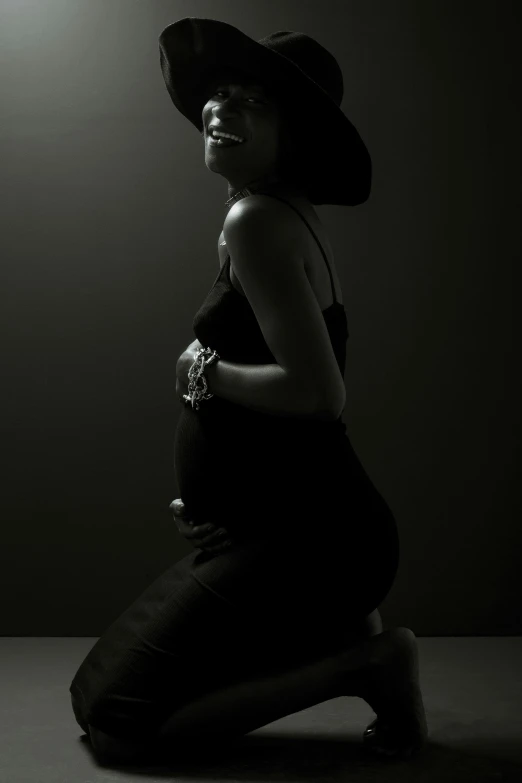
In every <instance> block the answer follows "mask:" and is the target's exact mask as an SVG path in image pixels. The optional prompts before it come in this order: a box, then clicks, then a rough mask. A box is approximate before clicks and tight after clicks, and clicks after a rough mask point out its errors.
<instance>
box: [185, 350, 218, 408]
mask: <svg viewBox="0 0 522 783" xmlns="http://www.w3.org/2000/svg"><path fill="white" fill-rule="evenodd" d="M218 359H221V357H220V355H219V354H218V352H217V351H213V350H212V349H211V348H199V349H198V351H197V352H196V359H195V361H194V363H193V364H192V365H191V367H190V369H189V371H188V378H189V387H188V394H184V395H183V400H184V401H185V403H186V404H187V405H188V404H189V403H190V404H191V405H192V409H193V410H194V409H195V410H197V411H198V410H199V403H200V401H201V400H209V399H210V398H211V397H213V396H214V395H213V394H212V393H211V392H209V391H207V390H208V383H207V379H206V378H205V375H204V370H205V368H206V367H209V366H210V365H211V364H213V363H214V362H217V361H218Z"/></svg>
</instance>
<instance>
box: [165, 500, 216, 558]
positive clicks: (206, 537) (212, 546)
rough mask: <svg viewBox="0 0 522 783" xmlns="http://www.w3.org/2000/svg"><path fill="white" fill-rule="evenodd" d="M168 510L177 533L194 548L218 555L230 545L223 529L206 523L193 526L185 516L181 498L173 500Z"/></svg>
mask: <svg viewBox="0 0 522 783" xmlns="http://www.w3.org/2000/svg"><path fill="white" fill-rule="evenodd" d="M169 508H170V509H171V511H172V514H173V516H174V521H175V523H176V526H177V528H178V530H179V532H180V533H181V535H182V536H183V538H186V539H187V541H190V543H191V544H192V545H193V546H194V547H196V548H198V549H205V550H207V551H208V552H213V553H218V552H223V551H225V550H226V549H228V547H230V546H231V545H232V541H231V540H230V536H229V534H228V532H227V531H226V530H225V528H223V527H222V528H219V529H216V527H215V526H214V525H212V524H207V523H202V524H199V525H194V522H193V521H192V520H191V519H190V518H189V517H188V515H187V514H186V510H185V504H184V503H183V501H182V499H181V498H176V499H175V500H173V501H172V503H171V504H170V506H169Z"/></svg>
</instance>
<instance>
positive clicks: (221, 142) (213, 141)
mask: <svg viewBox="0 0 522 783" xmlns="http://www.w3.org/2000/svg"><path fill="white" fill-rule="evenodd" d="M207 139H208V143H209V144H210V145H211V146H212V147H223V148H225V147H242V146H243V144H246V139H245V141H234V140H233V139H229V138H227V137H223V136H220V137H219V138H214V137H213V136H212V134H209V135H208V136H207Z"/></svg>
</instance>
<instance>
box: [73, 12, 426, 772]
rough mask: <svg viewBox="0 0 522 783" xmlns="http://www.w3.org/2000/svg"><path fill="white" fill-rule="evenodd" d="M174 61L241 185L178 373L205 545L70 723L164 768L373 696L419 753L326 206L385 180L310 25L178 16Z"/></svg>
mask: <svg viewBox="0 0 522 783" xmlns="http://www.w3.org/2000/svg"><path fill="white" fill-rule="evenodd" d="M160 53H161V65H162V71H163V75H164V78H165V81H166V84H167V88H168V90H169V93H170V96H171V98H172V100H173V102H174V105H175V106H176V107H177V108H178V109H179V110H180V111H181V113H182V114H183V115H184V116H186V117H187V118H188V119H190V121H191V122H192V123H193V124H194V125H195V126H196V127H198V129H199V131H200V132H201V133H202V135H203V138H204V143H205V162H206V165H207V167H208V168H209V169H210V170H211V171H213V172H215V173H218V174H220V175H221V176H223V177H224V178H225V179H226V180H227V181H228V193H229V200H228V201H227V203H226V206H227V210H228V211H227V214H226V218H225V221H224V225H223V231H222V234H221V236H220V238H219V244H218V249H219V259H220V272H219V274H218V276H217V278H216V280H215V281H214V284H213V286H212V288H211V290H210V291H209V293H208V295H207V297H206V299H205V301H204V302H203V304H202V306H201V308H200V309H199V311H198V312H197V313H196V316H195V318H194V323H193V327H194V333H195V334H196V337H197V340H196V341H195V342H194V343H192V344H191V345H190V346H188V348H187V349H186V350H185V351H184V352H183V354H182V355H181V357H180V358H179V360H178V363H177V368H176V370H177V376H178V385H177V387H176V388H177V392H178V394H179V396H180V400H181V401H182V403H183V410H182V413H181V416H180V419H179V422H178V427H177V429H176V437H175V469H176V476H177V481H178V487H179V490H180V494H181V498H180V499H178V500H176V501H174V502H173V504H172V506H173V510H174V513H175V516H176V519H177V522H178V525H179V529H180V532H182V533H183V535H185V536H186V537H187V538H189V539H190V540H192V542H193V543H194V545H195V546H196V547H197V550H196V551H195V552H194V553H192V554H191V555H189V556H188V557H186V558H183V559H182V560H180V561H179V562H178V563H176V564H175V565H174V566H172V567H171V568H169V569H168V570H167V571H166V572H165V573H164V574H162V575H161V576H160V577H159V578H158V579H157V580H156V581H155V582H154V583H153V584H152V585H151V586H150V587H149V588H147V590H146V591H145V592H144V593H143V594H142V595H141V596H140V597H139V598H138V599H137V600H136V601H135V602H134V603H133V604H132V606H131V607H129V609H127V610H126V611H125V612H124V613H123V614H122V615H121V617H119V618H118V619H117V620H116V621H115V622H114V623H113V624H112V625H111V626H110V628H109V629H107V631H106V632H105V633H104V634H103V635H102V637H101V638H100V639H99V640H98V642H97V643H96V644H95V645H94V647H93V649H92V650H91V651H90V652H89V654H88V655H87V657H86V659H85V660H84V661H83V663H82V665H81V666H80V668H79V670H78V672H77V673H76V675H75V678H74V680H73V682H72V684H71V687H70V691H71V695H72V699H73V709H74V711H75V715H76V718H77V720H78V722H79V724H80V725H81V726H82V727H83V728H84V730H85V731H86V732H88V733H89V734H90V738H91V741H92V743H93V747H94V749H95V752H96V753H97V754H98V755H99V756H100V757H102V758H104V759H107V760H114V761H129V760H131V761H136V760H138V759H147V760H150V759H151V758H153V757H154V756H155V755H156V756H157V755H158V753H159V752H160V751H162V750H165V749H168V751H169V752H170V753H171V754H172V755H175V754H176V752H178V753H179V752H180V748H181V747H183V745H184V744H185V741H186V739H187V738H201V745H200V750H203V749H204V747H205V745H208V743H209V742H210V741H212V740H213V741H216V740H217V741H219V740H220V739H225V738H226V737H229V736H234V735H237V734H244V733H248V732H250V731H253V730H254V729H256V728H258V727H260V726H263V725H266V724H267V723H270V722H272V721H274V720H277V719H278V718H280V717H283V716H284V715H288V714H290V713H292V712H296V711H299V710H301V709H304V708H305V707H308V706H311V705H313V704H316V703H318V702H321V701H325V700H327V699H330V698H334V697H336V696H340V695H343V694H346V695H358V696H361V697H362V698H364V699H365V700H366V701H367V702H368V703H369V704H370V705H371V706H372V708H373V709H374V710H375V712H376V713H377V716H378V718H377V720H375V721H374V722H373V723H372V724H371V726H370V727H368V729H367V731H366V732H365V742H366V744H367V746H368V747H369V748H371V749H373V750H374V751H376V752H379V753H385V754H389V755H405V756H407V755H410V754H411V753H412V752H416V751H417V750H419V749H420V748H421V747H422V746H423V744H424V742H425V739H426V734H427V729H426V721H425V714H424V708H423V704H422V696H421V693H420V690H419V684H418V660H417V649H416V643H415V637H414V634H413V633H412V632H411V631H409V629H405V628H399V629H392V630H390V631H385V632H382V625H381V623H380V617H379V614H378V610H377V607H378V606H379V604H380V602H381V601H382V600H383V599H384V598H385V596H386V595H387V593H388V592H389V590H390V588H391V586H392V584H393V581H394V578H395V575H396V572H397V568H398V560H399V546H398V536H397V528H396V524H395V519H394V517H393V515H392V513H391V511H390V509H389V508H388V506H387V504H386V503H385V501H384V499H383V498H382V496H381V495H380V494H379V492H378V491H377V490H376V488H375V487H374V485H373V484H372V482H371V480H370V479H369V477H368V476H367V474H366V472H365V471H364V468H363V467H362V465H361V463H360V462H359V460H358V458H357V456H356V454H355V452H354V450H353V448H352V446H351V444H350V441H349V438H348V437H347V435H346V426H345V425H344V424H343V423H342V421H341V413H342V409H343V408H344V403H345V389H344V381H343V375H344V369H345V356H346V353H345V352H346V339H347V337H348V329H347V322H346V313H345V309H344V306H343V304H342V292H341V287H340V284H339V280H338V278H337V274H336V271H335V267H334V264H333V258H332V251H331V247H330V246H329V243H328V238H327V237H326V235H325V232H324V229H323V227H322V225H321V224H320V221H319V220H318V217H317V215H316V213H315V211H314V209H313V206H312V204H320V203H332V204H343V205H350V204H358V203H361V202H363V201H365V200H366V199H367V197H368V195H369V191H370V178H371V164H370V158H369V155H368V152H367V150H366V147H365V146H364V144H363V142H362V140H361V139H360V137H359V135H358V133H357V131H356V130H355V128H354V127H353V125H352V124H351V123H350V121H349V120H348V119H347V118H346V117H345V115H344V114H343V113H342V112H341V110H340V108H339V106H340V103H341V99H342V93H343V84H342V74H341V72H340V69H339V66H338V64H337V63H336V61H335V59H334V58H333V57H332V55H331V54H330V53H329V52H327V51H326V50H325V49H324V48H323V47H321V46H320V45H319V44H318V43H317V42H315V41H314V40H313V39H311V38H309V37H308V36H306V35H303V34H302V33H293V32H290V33H288V32H278V33H273V34H271V35H269V36H267V37H266V38H264V39H262V40H261V41H258V42H255V41H253V40H252V39H250V38H248V37H247V36H245V35H244V34H243V33H241V32H240V31H239V30H237V29H236V28H234V27H232V26H231V25H228V24H226V23H223V22H219V21H216V20H210V19H195V18H186V19H181V20H179V21H178V22H176V23H174V24H171V25H169V26H168V27H167V28H166V29H165V30H164V31H163V33H162V34H161V36H160ZM245 65H248V68H247V69H246V68H245ZM220 133H221V138H226V136H223V134H228V135H229V137H231V138H230V143H229V141H221V140H217V139H214V138H213V136H214V135H215V134H217V135H218V136H219V134H220ZM324 247H326V249H327V252H325V250H324ZM263 493H266V495H267V496H269V497H270V503H269V505H268V507H267V505H266V504H264V503H263V502H262V501H261V498H262V495H263ZM183 517H185V521H184V520H183ZM209 522H212V523H213V524H214V527H215V529H216V528H220V529H221V530H222V531H223V533H224V535H225V541H224V542H223V543H220V541H222V539H220V537H219V535H217V533H216V532H210V531H209V530H208V527H209V525H208V523H209ZM190 523H192V525H191V524H190ZM178 740H182V741H181V742H179V745H178V744H177V741H178Z"/></svg>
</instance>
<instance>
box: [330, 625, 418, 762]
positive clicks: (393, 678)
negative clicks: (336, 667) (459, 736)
mask: <svg viewBox="0 0 522 783" xmlns="http://www.w3.org/2000/svg"><path fill="white" fill-rule="evenodd" d="M346 658H347V661H346V662H347V669H346V670H345V685H346V689H345V692H346V691H347V690H349V691H350V692H349V693H347V695H352V696H360V697H361V698H362V699H364V700H365V701H366V702H367V703H368V704H369V705H370V707H371V708H372V709H373V710H374V712H375V713H376V715H377V718H376V719H375V720H374V721H373V722H372V723H370V725H369V726H368V727H367V729H366V731H365V732H364V734H363V742H364V746H365V747H366V748H367V749H368V750H369V751H371V752H372V753H374V754H377V755H379V756H384V757H386V756H387V757H395V758H409V757H410V756H413V755H416V754H417V753H418V752H419V751H420V750H421V749H422V748H423V747H424V745H425V744H426V740H427V737H428V726H427V722H426V713H425V711H424V704H423V701H422V694H421V690H420V686H419V656H418V650H417V641H416V638H415V634H414V633H413V631H411V630H410V629H409V628H392V629H390V630H389V631H384V632H383V633H381V634H378V635H377V636H372V637H371V638H370V639H368V640H367V641H365V642H363V643H362V644H361V645H360V646H358V648H357V649H356V650H348V651H347V653H346ZM346 677H348V679H346Z"/></svg>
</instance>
